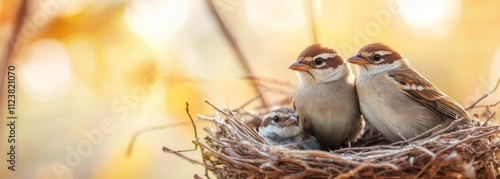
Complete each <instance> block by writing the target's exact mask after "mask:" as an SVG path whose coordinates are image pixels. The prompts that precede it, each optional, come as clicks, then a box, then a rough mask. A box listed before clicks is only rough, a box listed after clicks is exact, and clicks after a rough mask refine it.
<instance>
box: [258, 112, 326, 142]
mask: <svg viewBox="0 0 500 179" xmlns="http://www.w3.org/2000/svg"><path fill="white" fill-rule="evenodd" d="M297 118H298V117H297V112H296V111H295V110H294V109H293V108H290V107H283V106H275V107H272V108H271V110H270V111H269V113H268V114H266V115H265V116H264V119H263V120H262V123H261V125H260V127H259V134H260V135H262V136H263V137H264V138H265V139H266V141H268V142H269V143H270V144H271V145H286V146H287V147H291V148H296V149H308V150H313V149H319V148H320V145H319V143H318V142H317V140H316V138H315V137H314V136H311V135H309V134H307V133H304V132H302V130H301V128H300V126H299V121H298V119H297Z"/></svg>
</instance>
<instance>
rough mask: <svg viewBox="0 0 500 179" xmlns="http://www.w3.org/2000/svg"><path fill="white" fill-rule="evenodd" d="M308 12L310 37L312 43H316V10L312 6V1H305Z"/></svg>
mask: <svg viewBox="0 0 500 179" xmlns="http://www.w3.org/2000/svg"><path fill="white" fill-rule="evenodd" d="M306 3H307V7H308V11H309V22H310V26H311V37H312V40H313V42H314V43H318V42H319V40H318V32H317V30H316V27H317V22H316V14H315V12H316V9H315V6H314V0H306Z"/></svg>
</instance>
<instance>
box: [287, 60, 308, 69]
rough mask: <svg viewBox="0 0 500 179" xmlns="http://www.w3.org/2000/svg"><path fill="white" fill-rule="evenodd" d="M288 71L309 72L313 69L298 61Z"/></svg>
mask: <svg viewBox="0 0 500 179" xmlns="http://www.w3.org/2000/svg"><path fill="white" fill-rule="evenodd" d="M288 69H290V70H295V71H307V70H309V69H311V67H310V66H307V65H304V64H302V63H300V62H299V61H296V62H295V63H293V64H292V65H291V66H290V67H288Z"/></svg>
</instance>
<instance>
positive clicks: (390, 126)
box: [347, 43, 471, 142]
mask: <svg viewBox="0 0 500 179" xmlns="http://www.w3.org/2000/svg"><path fill="white" fill-rule="evenodd" d="M347 61H348V62H349V63H353V64H356V65H358V69H359V77H358V80H357V91H358V97H359V102H360V106H361V111H362V112H363V115H364V116H365V119H366V120H368V121H369V122H370V123H371V124H372V125H373V126H374V127H375V128H377V129H378V130H379V131H380V132H381V133H382V134H384V135H385V136H386V137H387V138H388V139H389V140H391V141H392V142H396V141H401V140H404V139H410V138H413V137H415V136H418V135H419V134H422V133H424V132H426V131H428V130H429V129H431V128H433V127H435V126H437V125H439V124H441V125H442V127H445V126H447V125H449V124H450V123H451V122H452V121H453V120H455V119H461V118H462V119H463V120H461V121H460V122H461V124H467V125H468V124H471V119H470V117H469V115H468V114H467V112H465V110H464V108H463V107H462V106H460V104H458V103H457V102H455V101H454V100H453V99H451V98H450V97H449V96H447V95H446V94H444V93H443V92H441V91H440V90H439V89H438V88H437V87H436V86H434V85H433V84H432V83H431V82H429V81H428V80H427V79H425V78H424V77H423V76H422V75H420V74H419V73H418V72H417V71H416V70H415V69H413V68H412V67H411V66H410V64H409V63H408V60H407V59H406V58H404V57H403V55H401V54H400V53H398V52H397V51H396V50H394V49H392V48H391V47H389V46H387V45H385V44H382V43H373V44H368V45H366V46H364V47H363V48H361V49H360V50H359V52H358V53H357V54H356V55H354V56H353V57H351V58H349V60H347Z"/></svg>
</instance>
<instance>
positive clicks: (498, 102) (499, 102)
mask: <svg viewBox="0 0 500 179" xmlns="http://www.w3.org/2000/svg"><path fill="white" fill-rule="evenodd" d="M498 104H500V101H497V102H496V103H493V104H487V105H477V106H474V107H473V108H486V107H489V108H491V107H495V106H496V105H498Z"/></svg>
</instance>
